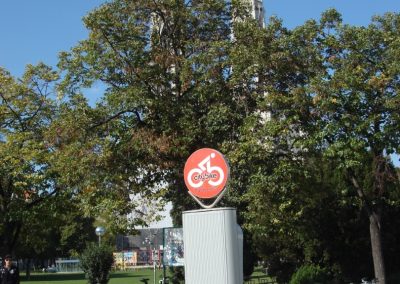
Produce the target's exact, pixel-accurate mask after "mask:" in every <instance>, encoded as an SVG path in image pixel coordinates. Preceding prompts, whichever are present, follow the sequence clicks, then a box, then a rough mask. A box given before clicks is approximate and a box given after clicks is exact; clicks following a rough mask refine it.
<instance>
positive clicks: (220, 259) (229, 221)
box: [183, 208, 243, 284]
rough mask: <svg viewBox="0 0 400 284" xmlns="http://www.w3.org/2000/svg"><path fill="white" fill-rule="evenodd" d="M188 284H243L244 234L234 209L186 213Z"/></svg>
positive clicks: (186, 281) (184, 231)
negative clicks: (242, 247)
mask: <svg viewBox="0 0 400 284" xmlns="http://www.w3.org/2000/svg"><path fill="white" fill-rule="evenodd" d="M183 239H184V244H185V283H186V284H236V283H237V284H242V283H243V265H242V260H241V259H242V255H241V246H242V243H241V237H240V232H239V230H238V225H237V223H236V210H235V209H234V208H216V209H207V210H194V211H186V212H184V213H183Z"/></svg>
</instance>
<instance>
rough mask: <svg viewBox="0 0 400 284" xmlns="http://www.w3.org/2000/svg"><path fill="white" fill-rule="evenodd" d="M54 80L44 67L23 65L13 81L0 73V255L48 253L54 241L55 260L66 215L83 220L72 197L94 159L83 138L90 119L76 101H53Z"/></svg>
mask: <svg viewBox="0 0 400 284" xmlns="http://www.w3.org/2000/svg"><path fill="white" fill-rule="evenodd" d="M58 79H59V76H58V73H57V72H55V71H54V70H52V69H51V68H49V67H48V66H46V65H44V64H39V65H37V66H31V65H29V66H27V68H26V71H25V74H24V75H23V77H22V78H21V79H18V80H17V79H15V78H13V77H12V76H11V75H10V74H9V73H8V72H7V71H5V70H3V69H1V70H0V160H1V163H0V204H1V205H0V215H1V217H0V218H1V219H0V220H1V222H0V239H1V244H2V246H1V250H0V251H1V253H2V254H4V253H12V252H14V251H15V249H16V248H19V250H18V253H20V254H21V256H22V257H28V258H29V257H32V256H33V254H36V255H43V253H44V252H45V251H47V252H49V254H51V253H50V250H49V246H50V243H51V242H50V241H49V240H55V242H54V244H53V249H52V250H51V251H52V253H54V255H55V253H56V248H55V247H56V246H57V243H58V240H59V236H60V231H59V228H60V227H62V224H70V223H69V222H65V221H66V220H67V219H68V217H67V216H68V214H70V213H71V211H75V212H72V213H71V215H72V216H76V214H82V212H79V213H78V212H76V209H77V208H79V207H77V206H76V204H77V203H76V202H77V201H79V200H80V198H77V196H78V195H80V194H81V193H82V192H83V190H81V188H85V187H84V185H85V180H86V179H85V178H84V177H89V176H90V175H89V173H92V171H91V170H92V168H93V166H94V165H95V163H94V161H95V160H96V158H97V157H98V156H97V155H96V152H95V151H94V150H93V149H94V146H95V145H96V140H95V139H88V137H89V136H90V132H88V131H86V128H87V127H86V126H87V125H88V124H89V123H88V121H89V117H90V115H91V114H92V113H91V112H90V111H89V107H88V105H87V103H86V102H85V100H83V99H82V97H80V96H76V97H74V98H71V99H70V100H61V99H57V96H56V83H57V80H58ZM84 126H85V127H84ZM63 218H64V220H63ZM62 221H64V222H63V223H62ZM22 248H25V249H22Z"/></svg>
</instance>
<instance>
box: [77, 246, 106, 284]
mask: <svg viewBox="0 0 400 284" xmlns="http://www.w3.org/2000/svg"><path fill="white" fill-rule="evenodd" d="M79 259H80V265H81V267H82V270H83V271H84V272H85V274H86V277H87V279H88V283H89V284H107V283H108V281H109V280H110V271H111V267H112V264H113V263H114V257H113V254H112V248H110V247H107V246H104V245H102V246H100V245H97V244H96V243H91V244H90V245H89V246H88V247H87V248H86V249H85V250H84V251H83V253H82V254H81V255H80V257H79Z"/></svg>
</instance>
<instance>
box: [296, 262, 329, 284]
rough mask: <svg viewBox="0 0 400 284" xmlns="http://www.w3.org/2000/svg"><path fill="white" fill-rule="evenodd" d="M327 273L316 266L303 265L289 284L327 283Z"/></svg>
mask: <svg viewBox="0 0 400 284" xmlns="http://www.w3.org/2000/svg"><path fill="white" fill-rule="evenodd" d="M329 280H330V276H329V273H328V272H327V271H326V270H325V269H323V268H321V267H319V266H318V265H303V266H302V267H300V268H299V269H298V270H297V271H296V272H295V273H294V274H293V275H292V279H290V282H289V284H316V283H321V284H323V283H329Z"/></svg>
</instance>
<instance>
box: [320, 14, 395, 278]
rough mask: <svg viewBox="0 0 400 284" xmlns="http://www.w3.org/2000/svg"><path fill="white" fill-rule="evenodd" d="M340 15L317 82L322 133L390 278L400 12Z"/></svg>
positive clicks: (378, 264)
mask: <svg viewBox="0 0 400 284" xmlns="http://www.w3.org/2000/svg"><path fill="white" fill-rule="evenodd" d="M329 17H330V18H329ZM334 17H335V15H334V12H332V11H330V12H327V13H326V18H327V19H329V20H330V21H331V23H332V30H334V31H333V32H332V34H331V35H329V34H326V37H325V39H324V41H323V43H322V45H321V54H322V55H324V61H325V62H324V63H325V66H326V72H325V73H323V74H321V76H319V77H318V78H316V80H315V82H313V88H312V89H313V90H314V92H315V96H314V103H315V109H316V112H317V114H316V115H318V117H319V118H320V120H319V121H318V124H317V126H318V129H319V132H317V135H318V136H319V138H322V139H321V140H320V141H321V144H320V145H322V147H323V148H324V150H325V154H326V155H327V156H330V157H333V158H335V159H337V160H338V161H339V163H340V164H339V166H340V167H341V168H343V169H345V173H346V177H347V178H348V179H349V180H350V181H351V184H352V185H353V188H354V190H355V191H356V192H357V195H358V197H359V200H360V202H361V203H362V205H363V208H364V209H365V210H366V212H367V215H368V218H369V227H370V237H371V248H372V257H373V261H374V272H375V277H376V278H377V279H379V281H380V282H381V283H386V276H385V265H384V263H385V262H384V255H383V245H382V244H383V240H382V230H383V228H382V221H381V218H382V210H383V209H384V207H385V206H387V202H388V196H389V192H388V190H389V189H390V184H392V183H393V182H394V181H395V179H396V178H395V172H394V168H393V165H392V164H391V162H390V157H389V155H390V154H392V153H394V152H399V142H400V140H399V139H400V138H399V134H400V128H399V126H398V125H399V112H398V109H399V108H398V107H399V95H398V90H399V86H400V85H399V83H400V82H399V72H400V65H399V63H398V62H397V61H396V60H395V58H396V56H397V55H398V54H399V45H398V44H399V39H400V37H399V35H400V34H399V32H400V31H399V28H398V25H396V23H398V21H399V20H400V15H398V14H390V13H389V14H385V15H384V16H381V17H375V18H374V19H373V22H372V23H371V24H370V25H369V26H368V27H351V26H347V25H342V24H341V23H340V20H339V18H338V17H337V16H336V19H335V18H334ZM332 19H334V21H332ZM366 165H367V170H365V166H366Z"/></svg>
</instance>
